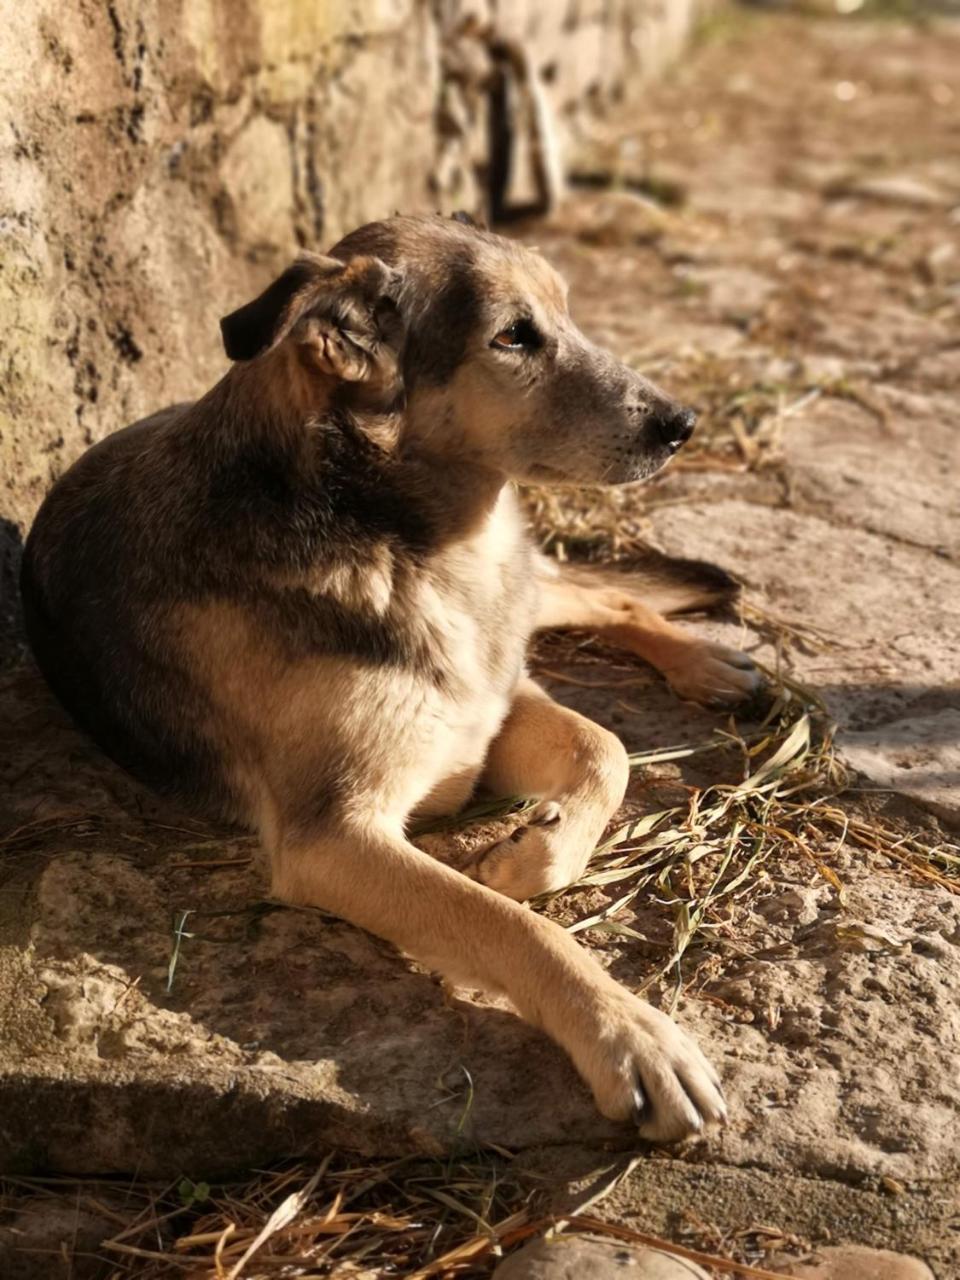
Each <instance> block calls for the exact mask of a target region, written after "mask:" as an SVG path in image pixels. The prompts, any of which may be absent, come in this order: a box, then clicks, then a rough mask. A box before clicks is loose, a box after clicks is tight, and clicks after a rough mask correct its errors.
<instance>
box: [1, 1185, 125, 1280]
mask: <svg viewBox="0 0 960 1280" xmlns="http://www.w3.org/2000/svg"><path fill="white" fill-rule="evenodd" d="M4 1210H5V1212H4V1216H3V1221H2V1224H0V1274H2V1275H3V1277H4V1280H95V1278H96V1277H99V1276H102V1275H103V1266H104V1264H103V1259H102V1258H97V1257H94V1256H92V1255H93V1254H95V1253H96V1251H97V1250H98V1248H99V1246H100V1244H101V1242H102V1241H103V1240H105V1239H107V1238H109V1237H110V1236H111V1235H113V1234H114V1233H115V1232H116V1231H118V1230H119V1229H120V1228H119V1227H117V1224H116V1219H113V1220H111V1219H109V1218H106V1217H102V1216H101V1215H99V1214H96V1213H93V1212H91V1211H90V1210H88V1209H81V1208H79V1207H78V1206H77V1204H76V1203H71V1201H70V1200H68V1199H66V1198H64V1199H56V1198H54V1197H52V1196H51V1197H43V1196H31V1197H24V1198H23V1199H20V1200H16V1201H13V1202H12V1203H11V1204H10V1205H9V1208H8V1206H7V1205H4Z"/></svg>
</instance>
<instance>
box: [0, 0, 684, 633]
mask: <svg viewBox="0 0 960 1280" xmlns="http://www.w3.org/2000/svg"><path fill="white" fill-rule="evenodd" d="M693 3H694V0H539V2H537V0H514V2H513V3H508V0H476V2H474V3H471V0H71V3H70V4H62V3H57V2H56V0H22V2H21V3H18V4H14V5H8V6H6V7H5V12H4V22H3V27H2V29H0V314H2V315H3V318H4V335H3V350H2V357H0V566H2V570H3V571H2V573H0V591H2V593H3V594H2V599H0V628H2V625H3V619H4V617H6V619H7V622H8V630H9V618H10V614H11V610H12V608H13V602H14V596H15V592H14V589H13V581H14V571H15V560H16V552H17V547H18V545H19V539H20V537H21V536H22V532H23V530H24V528H25V527H26V525H27V524H28V522H29V520H30V518H31V516H32V514H33V512H34V510H35V509H36V506H37V504H38V502H39V500H40V499H41V497H42V496H43V494H44V492H45V491H46V489H47V488H48V486H49V484H50V482H51V481H52V479H54V478H55V477H56V475H57V474H59V472H60V471H61V470H62V469H63V467H64V466H65V465H66V464H68V463H69V462H70V461H72V460H73V459H74V458H75V457H76V456H77V455H78V454H79V453H80V452H81V451H82V450H83V449H84V448H85V447H86V446H87V445H89V444H90V443H92V442H93V441H95V440H97V439H99V438H101V437H102V436H103V435H104V434H106V433H107V432H109V431H112V430H114V429H115V428H116V427H118V426H120V425H122V424H123V423H125V422H128V421H130V420H132V419H134V418H136V417H138V416H140V415H142V414H144V413H146V412H148V411H150V410H153V409H155V408H157V407H158V406H160V405H163V404H167V403H170V402H173V401H176V400H178V399H184V398H188V397H191V396H193V395H195V394H196V393H198V392H199V391H201V390H203V389H204V388H205V387H206V386H208V385H209V384H210V383H211V382H212V381H213V380H214V379H216V377H217V376H218V375H219V374H220V373H221V371H222V369H223V367H224V360H223V356H222V354H221V350H220V346H219V337H218V326H217V322H218V319H219V317H220V316H221V315H222V314H223V313H224V312H225V311H227V310H229V309H231V308H232V307H234V306H235V305H237V304H239V303H240V302H242V301H243V300H244V299H245V298H246V297H247V296H248V295H250V294H251V293H252V292H254V291H256V290H257V289H259V288H260V287H262V285H263V284H264V282H265V281H266V279H267V278H268V277H269V275H270V274H271V273H272V272H274V271H275V270H276V269H277V268H278V267H279V266H280V265H281V264H282V263H283V262H284V261H285V260H286V259H288V258H289V257H290V256H291V254H292V253H293V252H294V251H295V250H296V247H297V245H299V244H311V245H318V244H319V245H323V244H329V243H331V242H332V241H334V240H335V239H336V238H337V237H338V236H339V235H340V234H341V233H342V232H343V231H345V230H347V229H349V228H350V226H351V225H354V224H357V223H359V222H362V221H365V220H368V219H370V218H373V217H377V216H381V215H384V214H387V213H390V212H392V211H393V210H394V209H398V208H399V209H404V210H414V209H431V208H449V207H458V206H460V207H471V206H474V207H475V206H477V205H478V204H480V203H482V199H483V195H484V187H485V185H486V165H487V159H488V155H487V152H488V149H489V142H488V137H489V133H488V129H487V121H486V103H487V100H488V93H489V73H490V52H489V50H490V44H491V40H493V39H496V38H499V37H503V38H506V39H508V40H511V41H514V42H518V43H520V44H521V45H522V46H523V47H525V48H527V49H529V50H530V53H531V57H532V60H533V62H534V63H535V65H536V66H537V67H538V69H539V70H540V72H542V73H543V76H544V79H545V82H546V83H547V93H548V95H549V97H550V99H551V100H552V102H553V106H554V110H553V112H552V114H553V115H554V116H555V118H556V121H557V122H558V124H559V127H560V131H561V133H566V134H568V135H569V134H572V133H576V132H577V131H579V130H582V129H583V127H584V125H585V123H586V122H587V121H588V120H589V119H590V118H592V117H593V116H594V115H596V114H597V113H598V112H602V111H603V110H604V109H605V108H607V107H609V106H611V105H612V104H615V103H620V102H622V101H624V100H626V99H629V98H630V97H631V96H635V95H636V93H637V91H638V88H639V86H640V85H641V84H642V83H643V79H644V77H646V76H648V75H649V74H651V73H652V72H653V71H654V70H656V69H657V68H658V67H659V66H660V65H662V63H663V62H664V61H665V60H666V59H667V58H668V57H669V56H671V55H672V54H673V53H674V52H675V50H676V49H677V47H678V46H679V45H680V43H681V42H682V40H683V38H684V37H685V35H686V33H687V30H688V28H689V25H690V21H691V8H692V5H693Z"/></svg>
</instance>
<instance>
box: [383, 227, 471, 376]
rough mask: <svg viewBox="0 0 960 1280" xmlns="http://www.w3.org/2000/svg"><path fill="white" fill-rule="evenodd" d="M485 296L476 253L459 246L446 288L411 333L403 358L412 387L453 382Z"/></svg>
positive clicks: (419, 319) (408, 334)
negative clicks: (474, 255)
mask: <svg viewBox="0 0 960 1280" xmlns="http://www.w3.org/2000/svg"><path fill="white" fill-rule="evenodd" d="M482 296H483V292H482V288H481V285H480V282H479V280H478V278H477V273H476V270H475V268H474V264H473V254H472V253H471V252H470V249H469V248H468V247H467V246H466V245H464V246H458V247H457V249H456V250H455V251H454V252H453V253H452V254H451V255H450V261H449V271H448V275H447V280H446V283H445V284H444V286H443V289H442V290H441V291H440V293H439V294H438V295H437V296H436V297H434V298H433V299H431V301H430V303H429V304H428V306H427V308H426V310H425V311H424V312H423V313H422V315H421V316H419V317H418V318H417V320H416V321H415V322H414V323H413V324H412V325H411V326H410V329H409V330H408V333H407V344H406V347H405V349H404V357H403V371H404V378H405V380H406V383H407V385H408V386H411V387H412V386H414V385H415V384H416V383H417V382H426V383H428V384H430V385H431V386H442V385H443V384H444V383H445V382H449V381H450V379H451V378H452V377H453V375H454V374H455V373H456V371H457V369H458V368H459V367H460V365H461V364H462V362H463V358H464V356H465V355H466V351H467V342H468V340H469V338H470V335H471V334H472V333H473V331H474V329H475V328H476V327H477V324H478V322H479V319H480V302H481V298H482Z"/></svg>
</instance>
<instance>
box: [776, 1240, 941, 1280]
mask: <svg viewBox="0 0 960 1280" xmlns="http://www.w3.org/2000/svg"><path fill="white" fill-rule="evenodd" d="M785 1274H786V1275H788V1276H795V1277H796V1280H934V1275H933V1272H932V1271H931V1270H930V1268H929V1267H928V1266H927V1264H926V1263H925V1262H921V1261H920V1259H919V1258H909V1257H906V1256H905V1255H904V1254H902V1253H891V1252H890V1251H889V1250H887V1249H863V1248H860V1247H858V1246H857V1245H840V1246H839V1247H837V1248H835V1249H830V1248H826V1249H818V1250H817V1254H816V1257H815V1258H814V1259H812V1260H811V1261H810V1262H799V1263H795V1264H794V1265H793V1266H792V1267H790V1268H789V1269H788V1270H787V1271H786V1273H785Z"/></svg>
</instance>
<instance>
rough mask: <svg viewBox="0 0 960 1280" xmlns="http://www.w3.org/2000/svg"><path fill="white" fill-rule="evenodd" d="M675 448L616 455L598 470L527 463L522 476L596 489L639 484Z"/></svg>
mask: <svg viewBox="0 0 960 1280" xmlns="http://www.w3.org/2000/svg"><path fill="white" fill-rule="evenodd" d="M676 452H677V450H676V449H671V450H670V451H669V452H663V453H660V454H658V455H656V456H652V457H651V456H646V457H642V458H632V459H629V460H627V459H618V460H617V461H616V462H615V463H611V464H609V465H608V466H606V467H605V468H601V469H600V470H598V471H591V472H590V473H589V474H585V473H584V472H579V471H577V472H574V471H568V470H566V469H565V468H561V467H556V466H551V465H550V464H549V463H546V462H536V463H533V464H531V466H530V467H529V469H528V472H527V475H526V477H525V480H526V482H527V483H529V484H544V485H550V486H553V487H565V488H575V489H576V488H579V489H597V488H617V487H619V486H620V485H625V484H643V483H644V481H646V480H650V479H652V478H653V477H654V476H655V475H657V474H658V473H659V472H660V471H662V470H663V468H664V467H665V466H666V465H667V463H668V462H669V461H670V459H671V458H672V457H673V455H674V453H676Z"/></svg>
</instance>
